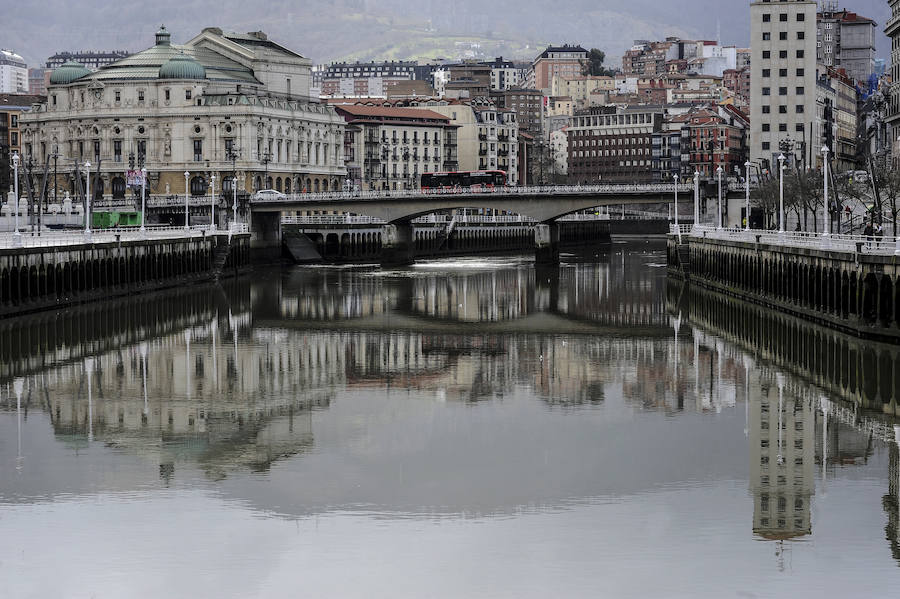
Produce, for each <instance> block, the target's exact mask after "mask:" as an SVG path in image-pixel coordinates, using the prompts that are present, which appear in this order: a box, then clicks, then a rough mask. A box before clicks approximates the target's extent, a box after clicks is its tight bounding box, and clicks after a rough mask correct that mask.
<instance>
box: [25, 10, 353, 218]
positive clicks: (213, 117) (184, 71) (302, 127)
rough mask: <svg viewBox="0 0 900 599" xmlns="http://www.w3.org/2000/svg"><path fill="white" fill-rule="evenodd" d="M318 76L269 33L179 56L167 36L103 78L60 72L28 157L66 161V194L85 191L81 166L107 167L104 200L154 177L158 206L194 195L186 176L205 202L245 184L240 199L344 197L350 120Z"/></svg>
mask: <svg viewBox="0 0 900 599" xmlns="http://www.w3.org/2000/svg"><path fill="white" fill-rule="evenodd" d="M310 67H311V62H310V61H309V59H307V58H304V57H303V56H300V55H299V54H297V53H295V52H293V51H291V50H289V49H287V48H285V47H283V46H281V45H279V44H277V43H275V42H273V41H271V40H269V39H268V37H267V36H266V34H265V33H263V32H252V33H247V34H239V33H228V32H223V31H222V30H221V29H218V28H213V27H210V28H207V29H204V30H203V31H202V32H201V33H200V34H199V35H197V36H196V37H194V38H193V39H191V40H190V41H188V42H187V43H185V44H183V45H177V44H173V43H172V42H171V36H170V34H169V32H168V31H167V30H166V28H165V27H162V28H160V29H159V31H157V32H156V37H155V39H154V44H153V46H151V47H150V48H147V49H146V50H143V51H141V52H138V53H136V54H133V55H131V56H128V57H127V58H123V59H121V60H119V61H117V62H114V63H112V64H110V65H108V66H106V67H104V68H102V69H100V70H98V71H95V72H92V71H91V70H89V69H87V68H86V67H84V65H81V64H78V63H76V62H67V63H65V64H63V65H62V66H60V67H59V68H57V69H55V70H54V71H53V72H52V73H51V75H50V86H49V88H48V91H47V102H46V103H45V104H42V105H41V106H40V107H38V108H37V109H35V110H32V111H31V112H30V113H29V114H28V115H27V116H23V117H22V151H23V154H24V155H25V156H26V157H27V156H33V157H34V160H35V162H43V157H44V156H47V155H48V154H52V153H54V150H55V151H56V152H57V154H58V159H57V161H58V172H59V173H60V176H59V179H58V181H57V183H58V187H59V189H60V190H64V189H70V190H72V191H74V187H75V186H74V162H75V161H76V160H77V161H78V162H79V163H81V164H82V165H83V164H84V163H85V162H87V161H89V162H90V163H91V170H92V172H96V169H97V165H98V164H99V165H100V166H99V169H100V176H99V179H94V180H93V183H92V185H91V191H92V195H93V196H94V198H96V199H101V198H102V199H121V198H125V197H126V195H130V194H128V189H127V184H128V182H129V170H135V171H137V170H139V169H140V167H141V166H142V165H143V166H144V167H145V168H146V169H147V174H148V186H149V193H150V194H153V195H161V196H166V195H182V194H184V192H185V176H184V173H185V171H187V172H188V173H189V176H188V191H189V192H190V193H191V194H193V195H195V196H208V195H209V193H210V190H209V184H210V181H211V176H212V175H213V174H215V175H216V182H217V183H216V193H217V194H220V193H222V192H223V187H224V192H225V193H226V194H228V198H229V199H230V197H231V190H232V185H233V181H234V180H235V178H236V180H237V185H238V191H239V192H250V193H252V192H253V191H255V190H259V189H277V190H280V191H284V192H286V193H291V192H295V191H302V190H305V189H308V190H310V191H315V190H320V191H321V190H337V189H339V188H340V186H341V184H342V182H343V180H344V179H345V177H346V168H345V164H344V156H343V139H344V119H342V118H341V117H339V116H338V115H337V114H336V113H335V111H334V109H332V108H331V107H329V106H327V105H323V104H320V103H319V102H318V99H317V98H311V97H310V95H309V83H310ZM132 158H133V166H132V165H131V162H132V160H131V159H132ZM82 170H83V167H82ZM63 173H65V175H63ZM131 175H132V178H131V182H132V183H134V181H135V179H134V175H135V173H133V172H132V173H131ZM138 180H139V179H138ZM226 201H227V200H226ZM227 203H228V204H230V201H227Z"/></svg>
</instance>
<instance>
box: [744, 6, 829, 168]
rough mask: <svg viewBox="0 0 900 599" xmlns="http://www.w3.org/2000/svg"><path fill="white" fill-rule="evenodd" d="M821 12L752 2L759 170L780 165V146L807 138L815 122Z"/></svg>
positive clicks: (754, 148) (753, 134)
mask: <svg viewBox="0 0 900 599" xmlns="http://www.w3.org/2000/svg"><path fill="white" fill-rule="evenodd" d="M817 9H818V5H817V4H816V3H815V2H810V1H808V0H791V1H785V2H769V1H768V0H756V1H754V2H752V3H751V4H750V40H751V53H752V59H751V67H750V68H751V94H750V110H751V115H750V126H751V131H750V161H751V162H753V163H754V164H755V165H756V167H757V168H758V169H759V170H760V171H766V170H768V169H771V168H772V165H773V164H777V160H776V158H777V157H778V155H779V153H780V150H779V144H780V142H782V141H783V140H786V139H788V138H799V137H801V136H803V135H804V134H805V135H806V136H807V137H808V136H809V122H810V121H814V120H815V113H816V102H815V100H816V94H815V89H816V11H817ZM818 148H819V146H815V147H814V148H813V149H814V150H816V151H817V150H818Z"/></svg>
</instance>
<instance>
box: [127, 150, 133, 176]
mask: <svg viewBox="0 0 900 599" xmlns="http://www.w3.org/2000/svg"><path fill="white" fill-rule="evenodd" d="M128 170H130V171H133V170H134V152H129V153H128Z"/></svg>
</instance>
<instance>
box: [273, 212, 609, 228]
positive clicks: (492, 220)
mask: <svg viewBox="0 0 900 599" xmlns="http://www.w3.org/2000/svg"><path fill="white" fill-rule="evenodd" d="M559 220H560V221H563V222H594V221H606V220H610V216H609V215H608V214H568V215H566V216H563V217H560V218H559ZM535 222H536V221H535V220H534V219H533V218H531V217H528V216H522V215H518V214H498V215H488V214H454V215H451V214H428V215H426V216H420V217H418V218H415V219H413V220H412V223H413V224H414V225H446V224H450V223H453V224H454V226H457V227H460V226H465V225H476V224H477V225H522V226H533V225H534V224H535ZM281 224H282V225H300V226H327V225H372V226H378V227H380V226H383V225H385V224H387V223H386V222H385V221H384V220H382V219H380V218H375V217H372V216H360V215H356V214H313V215H309V216H283V217H281Z"/></svg>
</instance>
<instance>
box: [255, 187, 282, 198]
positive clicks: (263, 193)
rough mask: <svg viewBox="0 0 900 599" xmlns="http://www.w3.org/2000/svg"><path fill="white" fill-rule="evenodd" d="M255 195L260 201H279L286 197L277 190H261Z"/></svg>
mask: <svg viewBox="0 0 900 599" xmlns="http://www.w3.org/2000/svg"><path fill="white" fill-rule="evenodd" d="M254 195H255V196H256V199H258V200H277V199H279V198H283V197H286V196H285V195H284V194H283V193H281V192H280V191H277V190H275V189H260V190H259V191H257V192H256V193H255V194H254Z"/></svg>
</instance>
